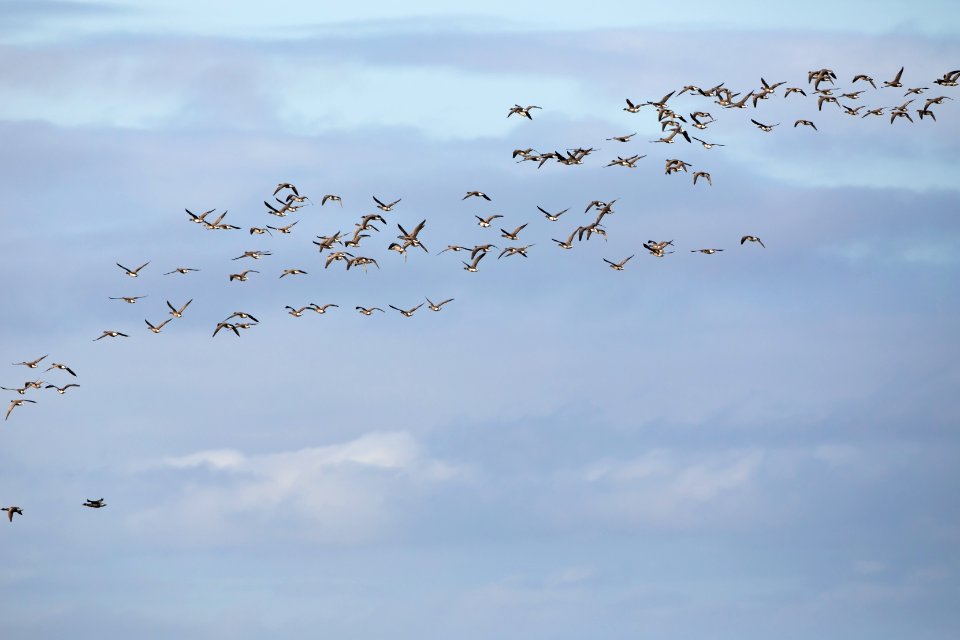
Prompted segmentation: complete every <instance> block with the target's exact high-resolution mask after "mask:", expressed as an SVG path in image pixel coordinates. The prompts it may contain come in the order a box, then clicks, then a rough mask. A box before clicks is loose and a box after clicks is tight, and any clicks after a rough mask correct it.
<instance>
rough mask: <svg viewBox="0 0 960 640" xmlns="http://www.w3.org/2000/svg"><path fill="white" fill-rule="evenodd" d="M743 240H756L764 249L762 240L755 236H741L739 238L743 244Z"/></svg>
mask: <svg viewBox="0 0 960 640" xmlns="http://www.w3.org/2000/svg"><path fill="white" fill-rule="evenodd" d="M744 242H757V243H759V244H760V246H761V247H763V248H764V249H766V248H767V247H766V245H765V244H763V241H762V240H761V239H760V238H758V237H757V236H743V237H742V238H740V244H743V243H744Z"/></svg>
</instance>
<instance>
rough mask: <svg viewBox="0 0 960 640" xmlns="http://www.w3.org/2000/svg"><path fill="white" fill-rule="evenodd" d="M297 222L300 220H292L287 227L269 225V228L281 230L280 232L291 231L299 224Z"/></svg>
mask: <svg viewBox="0 0 960 640" xmlns="http://www.w3.org/2000/svg"><path fill="white" fill-rule="evenodd" d="M297 222H300V221H299V220H297V221H295V222H291V223H290V224H288V225H287V226H285V227H271V226H270V225H267V229H273V230H274V231H279V232H280V233H290V230H291V229H293V227H294V226H295V225H296V224H297Z"/></svg>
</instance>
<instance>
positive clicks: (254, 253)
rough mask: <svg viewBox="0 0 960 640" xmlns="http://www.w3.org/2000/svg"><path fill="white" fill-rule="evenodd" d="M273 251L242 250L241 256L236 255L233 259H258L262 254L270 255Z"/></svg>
mask: <svg viewBox="0 0 960 640" xmlns="http://www.w3.org/2000/svg"><path fill="white" fill-rule="evenodd" d="M272 255H273V253H272V252H270V251H244V252H243V255H242V256H237V257H236V258H233V260H242V259H243V258H253V259H254V260H259V259H260V258H262V257H263V256H272Z"/></svg>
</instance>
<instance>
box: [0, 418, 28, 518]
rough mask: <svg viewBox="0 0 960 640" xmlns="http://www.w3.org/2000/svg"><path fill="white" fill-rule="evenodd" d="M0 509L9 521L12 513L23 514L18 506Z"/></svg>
mask: <svg viewBox="0 0 960 640" xmlns="http://www.w3.org/2000/svg"><path fill="white" fill-rule="evenodd" d="M8 415H9V414H8ZM0 511H6V512H7V519H8V520H10V522H13V514H15V513H19V514H20V515H23V509H21V508H20V507H3V508H2V509H0Z"/></svg>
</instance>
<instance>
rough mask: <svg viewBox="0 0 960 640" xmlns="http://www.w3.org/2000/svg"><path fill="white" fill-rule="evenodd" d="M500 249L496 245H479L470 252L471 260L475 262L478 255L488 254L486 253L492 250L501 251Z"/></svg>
mask: <svg viewBox="0 0 960 640" xmlns="http://www.w3.org/2000/svg"><path fill="white" fill-rule="evenodd" d="M499 248H500V247H498V246H497V245H495V244H478V245H474V247H473V249H471V250H470V259H471V260H473V259H474V258H476V257H477V254H478V253H481V252H483V253H486V252H488V251H490V250H491V249H499Z"/></svg>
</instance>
